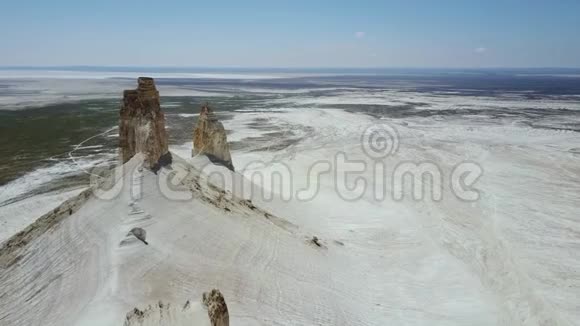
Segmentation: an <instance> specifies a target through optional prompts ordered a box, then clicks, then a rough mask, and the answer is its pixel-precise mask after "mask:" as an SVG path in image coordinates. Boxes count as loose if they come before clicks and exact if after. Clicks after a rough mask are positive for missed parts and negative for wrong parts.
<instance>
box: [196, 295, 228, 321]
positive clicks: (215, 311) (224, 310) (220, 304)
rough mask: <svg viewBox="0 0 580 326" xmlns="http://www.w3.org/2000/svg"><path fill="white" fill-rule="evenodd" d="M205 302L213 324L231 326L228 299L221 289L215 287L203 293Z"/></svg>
mask: <svg viewBox="0 0 580 326" xmlns="http://www.w3.org/2000/svg"><path fill="white" fill-rule="evenodd" d="M202 299H203V304H204V306H206V307H207V314H208V316H209V320H210V322H211V326H229V325H230V315H229V312H228V306H227V305H226V300H225V299H224V296H223V295H222V293H221V292H220V290H217V289H213V290H211V291H210V292H205V293H204V294H203V297H202Z"/></svg>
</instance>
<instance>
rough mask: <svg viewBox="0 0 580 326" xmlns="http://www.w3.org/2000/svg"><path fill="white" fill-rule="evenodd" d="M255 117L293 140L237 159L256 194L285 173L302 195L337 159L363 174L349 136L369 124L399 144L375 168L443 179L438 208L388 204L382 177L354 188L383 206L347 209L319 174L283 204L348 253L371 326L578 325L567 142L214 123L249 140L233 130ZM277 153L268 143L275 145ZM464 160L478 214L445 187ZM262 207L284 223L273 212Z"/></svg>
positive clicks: (326, 120)
mask: <svg viewBox="0 0 580 326" xmlns="http://www.w3.org/2000/svg"><path fill="white" fill-rule="evenodd" d="M256 118H260V119H262V120H263V119H267V120H269V121H270V122H271V123H272V124H274V125H277V126H284V127H283V128H287V130H288V132H292V133H294V134H298V135H299V136H301V137H302V139H301V141H300V142H298V143H296V144H294V145H291V146H290V147H289V148H287V149H285V150H283V151H272V152H256V151H248V152H245V153H237V154H236V155H234V157H233V159H234V164H235V165H236V167H237V168H238V169H239V170H240V171H241V172H242V173H243V174H244V175H245V176H246V177H247V178H248V179H250V178H252V177H253V176H254V175H255V174H256V173H258V174H259V175H261V176H263V177H264V178H265V179H266V180H265V181H263V182H262V184H264V185H266V187H268V185H272V183H271V180H270V179H268V177H269V176H272V175H274V174H273V172H274V171H282V170H284V169H282V168H281V167H280V165H281V164H282V163H283V164H284V165H286V166H288V167H289V168H290V171H291V172H292V173H291V176H292V180H293V182H292V185H293V186H294V189H299V188H301V187H304V186H306V181H307V180H308V178H307V173H308V169H309V168H310V167H311V166H313V164H314V163H315V162H320V161H330V162H332V160H333V158H334V157H335V156H336V153H337V152H340V151H344V152H345V153H347V154H348V158H349V159H350V160H360V161H364V162H366V163H367V164H368V165H369V166H370V165H371V164H372V162H373V161H372V160H371V159H370V158H369V157H368V156H367V155H365V153H364V152H363V150H362V148H361V144H360V143H359V140H360V135H361V134H362V132H363V131H364V129H365V128H366V127H368V125H371V124H380V123H382V122H386V123H388V124H389V125H390V126H392V127H394V128H395V129H396V130H397V131H398V134H399V142H400V146H399V150H398V151H397V152H396V153H395V154H394V155H391V156H389V157H387V159H386V160H385V162H386V164H387V167H388V170H387V171H391V172H392V171H393V168H394V167H396V166H397V164H400V163H401V162H413V163H422V162H430V163H434V164H435V165H436V166H437V167H438V168H439V169H440V171H441V173H442V175H443V181H444V183H443V188H442V192H443V199H442V200H441V201H437V202H434V201H429V200H414V199H412V198H411V196H410V195H409V196H406V197H405V199H404V200H395V199H393V197H392V192H393V184H392V182H393V180H392V179H393V178H392V177H390V176H389V172H387V175H386V176H385V177H384V178H377V176H376V175H373V174H372V173H371V170H370V169H369V170H368V171H367V172H365V173H362V174H358V175H356V176H359V177H362V178H363V179H364V180H366V181H367V182H368V184H369V185H370V186H371V187H374V186H384V188H385V191H386V193H387V196H386V199H385V200H376V199H375V198H374V197H373V193H372V191H370V192H367V193H365V195H364V196H363V197H362V198H361V199H358V200H355V201H347V200H344V199H343V198H341V197H340V196H339V195H338V193H337V192H336V190H335V188H336V186H337V182H336V179H335V177H334V176H332V173H329V174H326V175H323V176H322V177H321V178H320V179H318V180H317V183H318V184H319V186H320V189H321V190H320V191H319V193H318V194H317V195H316V196H315V197H314V198H313V199H312V200H309V201H307V202H302V203H300V204H294V203H295V202H296V201H295V200H294V201H291V203H289V204H288V207H289V208H287V209H284V210H283V214H284V216H285V217H286V218H287V219H288V220H289V221H291V222H293V223H295V224H297V225H300V226H301V227H302V228H306V229H309V230H312V232H314V233H316V234H317V235H319V236H320V237H321V238H323V239H339V240H340V241H342V242H344V243H345V249H344V251H345V252H349V254H348V257H349V259H350V260H351V264H350V265H351V267H350V269H351V270H355V271H356V274H357V275H359V277H358V278H363V279H364V280H362V281H361V282H360V283H359V282H358V281H353V282H352V283H349V285H353V286H356V287H357V288H358V289H359V291H366V292H368V294H367V295H368V296H371V297H372V298H373V300H372V301H373V302H375V303H378V304H380V306H376V307H375V310H376V311H377V312H378V313H379V319H377V320H374V321H372V323H376V324H377V325H380V324H382V325H385V324H401V325H577V324H578V322H577V321H578V320H580V314H579V313H578V312H579V311H580V309H579V308H580V300H579V299H578V298H579V297H580V296H578V294H579V293H580V272H579V271H580V255H578V254H576V251H577V249H578V245H579V242H578V236H577V235H578V232H579V231H580V220H579V219H578V215H577V209H578V207H580V197H578V193H580V165H579V163H580V158H579V156H578V153H577V144H578V143H580V137H579V136H578V133H575V132H569V131H554V130H543V129H534V128H530V127H527V126H522V125H514V124H505V123H504V122H503V121H497V120H495V121H494V120H492V121H489V120H487V121H485V122H484V123H482V122H480V121H476V122H471V123H470V122H469V120H464V119H458V118H449V119H443V120H442V121H437V120H434V119H432V118H420V117H419V118H414V119H411V118H406V119H404V120H403V119H391V120H389V121H380V120H377V119H375V118H371V117H367V116H364V115H357V114H351V113H346V112H344V111H341V110H331V109H329V110H325V109H310V108H308V109H295V110H288V111H287V112H284V113H280V112H256V113H252V114H246V115H237V116H236V117H235V118H234V119H233V120H228V121H226V122H225V124H226V128H228V129H231V130H243V132H244V133H247V130H245V129H244V128H242V127H243V126H244V125H246V124H248V123H251V122H253V121H255V119H256ZM309 127H310V128H309ZM257 133H259V131H257ZM231 136H232V138H234V139H235V138H236V137H238V136H239V135H238V134H237V133H236V132H234V133H233V134H232V135H231ZM254 136H255V135H254ZM243 137H244V136H242V138H243ZM276 142H277V140H276V139H273V140H272V146H273V147H274V146H275V145H276ZM466 161H467V162H475V163H477V164H478V165H479V166H480V167H481V168H482V169H483V171H484V173H483V176H482V177H481V178H480V179H479V181H478V183H477V184H476V186H477V187H476V188H477V190H478V191H479V193H480V198H479V200H477V201H475V202H465V201H463V200H460V199H459V198H457V197H456V196H455V195H454V194H453V193H452V191H451V187H450V182H449V180H450V177H449V175H450V173H451V170H452V169H453V167H455V166H456V165H457V164H459V163H461V162H466ZM333 169H335V170H336V169H337V167H336V165H333ZM274 185H275V183H274ZM277 189H278V188H275V189H273V190H274V191H277ZM406 189H407V191H408V192H410V188H406ZM279 192H282V190H279ZM246 193H247V192H246ZM254 201H255V202H259V201H258V200H254ZM260 206H263V207H267V208H268V209H270V210H271V211H272V212H274V213H277V214H281V213H282V211H280V210H279V207H281V206H280V205H279V204H278V203H275V202H274V201H266V202H261V203H260ZM363 284H364V285H366V286H367V287H365V286H364V285H363ZM379 320H380V322H379Z"/></svg>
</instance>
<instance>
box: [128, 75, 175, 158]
mask: <svg viewBox="0 0 580 326" xmlns="http://www.w3.org/2000/svg"><path fill="white" fill-rule="evenodd" d="M119 147H120V149H121V152H122V158H123V163H125V162H127V161H128V160H129V159H131V157H133V156H134V155H135V154H136V153H139V152H142V153H145V155H146V159H145V164H146V165H147V166H148V167H152V166H154V165H155V164H156V163H157V161H158V160H159V158H160V157H161V156H162V155H164V154H166V153H167V152H168V148H167V132H166V131H165V116H164V115H163V111H161V106H160V104H159V92H158V91H157V89H156V88H155V81H154V80H153V78H148V77H139V79H138V87H137V89H135V90H126V91H125V92H124V93H123V104H122V106H121V112H120V122H119Z"/></svg>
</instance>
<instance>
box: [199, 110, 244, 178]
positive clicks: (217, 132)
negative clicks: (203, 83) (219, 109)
mask: <svg viewBox="0 0 580 326" xmlns="http://www.w3.org/2000/svg"><path fill="white" fill-rule="evenodd" d="M198 154H204V155H206V156H207V157H208V158H209V159H210V161H212V162H214V163H216V164H221V165H223V166H225V167H227V168H228V169H230V170H232V171H234V165H233V163H232V157H231V155H230V147H229V145H228V140H227V137H226V130H225V129H224V126H223V124H222V123H221V122H219V121H218V120H217V117H216V116H215V114H214V113H213V112H212V110H211V108H210V107H209V106H208V105H204V106H202V108H201V112H200V114H199V119H198V120H197V125H196V126H195V130H194V132H193V151H192V156H195V155H198Z"/></svg>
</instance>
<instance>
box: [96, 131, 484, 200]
mask: <svg viewBox="0 0 580 326" xmlns="http://www.w3.org/2000/svg"><path fill="white" fill-rule="evenodd" d="M400 141H401V139H400V136H399V133H398V131H397V129H396V128H395V127H393V126H391V125H389V124H386V123H381V124H375V125H371V126H369V127H368V128H366V129H365V130H364V131H363V132H362V134H361V136H360V151H357V150H354V151H353V152H349V153H347V152H344V151H338V152H337V153H336V154H335V155H334V156H333V157H330V158H327V159H324V160H316V161H313V162H312V163H311V164H310V165H309V166H308V167H307V168H306V169H304V168H303V167H302V168H301V169H300V171H296V169H295V168H293V167H292V166H290V165H289V164H287V163H285V162H283V161H279V162H271V161H268V162H264V161H252V162H250V163H248V164H247V165H246V166H244V167H242V168H241V169H238V171H239V172H240V173H239V174H233V173H231V172H230V171H229V170H227V169H225V168H224V169H221V168H216V167H215V166H214V165H213V164H207V165H206V166H204V167H201V169H197V170H196V169H191V167H190V166H189V165H187V164H183V163H179V162H174V163H173V165H172V167H171V168H169V169H163V170H162V171H161V173H159V174H158V176H157V187H158V189H159V191H160V192H161V193H162V194H163V195H164V196H165V197H166V198H168V199H170V200H175V201H187V200H191V199H193V198H194V194H193V193H192V191H191V187H187V183H188V182H189V183H191V182H192V180H195V182H196V183H197V185H198V190H199V191H204V189H210V188H211V187H210V184H211V185H212V186H217V187H219V188H221V189H227V190H229V191H228V192H227V194H229V195H230V196H232V195H234V194H235V195H236V196H238V197H243V198H257V197H259V198H260V199H261V200H263V201H272V200H274V198H276V199H277V200H283V201H290V200H297V201H311V200H315V199H316V197H317V196H319V195H320V194H321V188H322V187H325V188H328V187H332V188H333V190H334V192H335V194H336V195H337V196H338V197H339V198H340V199H342V200H344V201H357V200H361V199H363V198H364V199H366V200H368V199H372V200H375V201H386V200H392V201H402V200H414V201H423V200H429V201H440V200H442V199H443V197H444V195H453V196H455V197H456V198H457V199H459V200H462V201H468V202H471V201H477V200H478V199H479V197H480V193H479V190H478V189H477V187H476V185H477V182H478V180H479V179H480V177H481V176H482V175H483V173H484V171H483V168H482V167H481V166H480V165H479V164H477V163H476V162H473V161H462V162H458V163H457V164H455V165H454V166H448V165H446V166H440V165H439V164H438V163H437V162H434V161H429V160H424V161H412V160H405V159H403V158H399V157H397V155H398V154H399V152H400V151H401V149H400V145H401V144H400ZM361 151H362V153H363V155H361V154H360V152H361ZM127 169H128V167H127V166H126V165H124V166H118V167H117V168H115V169H114V170H113V171H112V172H108V173H109V174H111V175H110V176H109V177H105V176H104V171H102V170H101V171H97V170H95V171H91V173H90V175H91V183H92V184H93V185H94V186H95V187H94V188H95V195H96V196H97V197H98V198H101V199H104V200H110V199H113V198H115V197H116V196H118V195H119V194H121V192H122V191H123V182H121V180H122V179H123V178H121V176H123V175H125V176H126V177H129V178H131V182H130V183H129V184H131V185H132V187H134V188H135V189H133V188H132V189H131V194H132V196H139V194H140V192H141V191H142V189H141V188H140V187H142V185H141V183H140V182H139V181H138V179H140V178H142V171H143V167H142V166H135V167H134V170H136V171H137V172H136V171H126V170H127ZM240 174H241V175H243V177H241V176H240ZM214 188H215V187H214Z"/></svg>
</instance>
